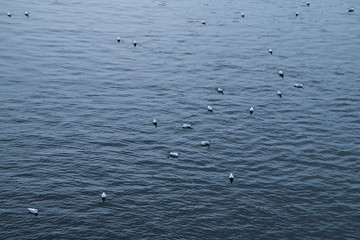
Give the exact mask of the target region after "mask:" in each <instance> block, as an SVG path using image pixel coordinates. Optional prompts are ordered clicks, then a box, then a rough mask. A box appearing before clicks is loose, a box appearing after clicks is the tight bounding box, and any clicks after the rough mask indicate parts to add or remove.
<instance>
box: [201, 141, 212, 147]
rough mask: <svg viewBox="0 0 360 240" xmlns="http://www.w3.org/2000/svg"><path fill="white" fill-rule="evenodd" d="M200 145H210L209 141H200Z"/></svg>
mask: <svg viewBox="0 0 360 240" xmlns="http://www.w3.org/2000/svg"><path fill="white" fill-rule="evenodd" d="M201 146H210V142H209V141H201Z"/></svg>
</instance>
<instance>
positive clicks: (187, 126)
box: [182, 123, 192, 128]
mask: <svg viewBox="0 0 360 240" xmlns="http://www.w3.org/2000/svg"><path fill="white" fill-rule="evenodd" d="M182 127H183V128H192V126H191V124H188V123H183V125H182Z"/></svg>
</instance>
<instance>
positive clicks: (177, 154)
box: [169, 152, 179, 158]
mask: <svg viewBox="0 0 360 240" xmlns="http://www.w3.org/2000/svg"><path fill="white" fill-rule="evenodd" d="M169 156H170V157H174V158H176V157H178V156H179V153H177V152H170V154H169Z"/></svg>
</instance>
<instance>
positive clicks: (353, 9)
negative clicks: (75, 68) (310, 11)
mask: <svg viewBox="0 0 360 240" xmlns="http://www.w3.org/2000/svg"><path fill="white" fill-rule="evenodd" d="M354 11H355V8H353V7H352V8H349V10H348V12H354ZM8 15H9V14H8Z"/></svg>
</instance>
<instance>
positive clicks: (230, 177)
mask: <svg viewBox="0 0 360 240" xmlns="http://www.w3.org/2000/svg"><path fill="white" fill-rule="evenodd" d="M229 181H230V183H232V182H233V181H234V175H233V174H232V173H230V175H229Z"/></svg>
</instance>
